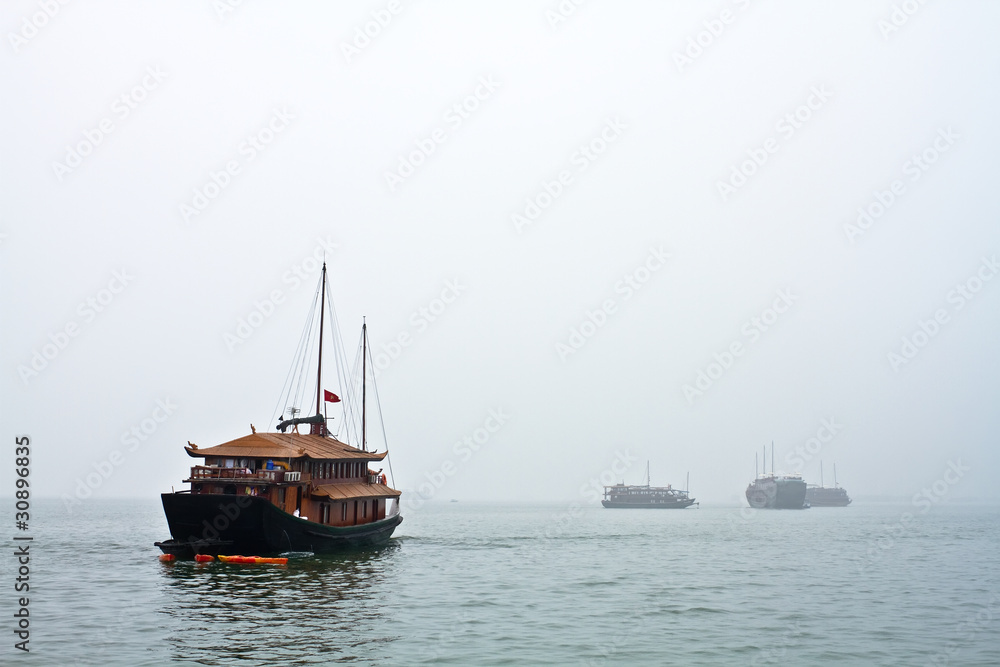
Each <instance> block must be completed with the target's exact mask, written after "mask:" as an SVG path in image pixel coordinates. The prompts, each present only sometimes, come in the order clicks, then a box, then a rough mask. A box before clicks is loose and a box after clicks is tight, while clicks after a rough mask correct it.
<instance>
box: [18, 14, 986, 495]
mask: <svg viewBox="0 0 1000 667" xmlns="http://www.w3.org/2000/svg"><path fill="white" fill-rule="evenodd" d="M998 21H1000V7H997V6H996V5H995V3H990V2H985V1H982V2H972V1H957V2H948V3H944V2H940V3H927V4H926V5H925V4H919V3H917V2H916V0H910V1H908V2H902V3H896V4H894V3H893V2H889V1H882V0H880V1H878V2H868V1H866V2H861V1H850V2H838V3H793V2H776V1H774V0H760V1H756V0H752V1H749V2H745V1H743V0H737V1H727V0H722V1H719V2H709V3H661V2H652V1H650V2H596V1H593V2H584V3H582V4H581V5H580V6H576V5H575V4H573V3H572V2H570V1H569V0H564V1H563V2H561V3H560V2H557V1H556V0H551V1H550V2H524V1H514V2H504V3H489V4H487V3H473V2H460V1H457V0H456V1H451V2H434V1H431V0H425V1H423V2H406V1H405V0H399V1H397V0H392V1H382V2H366V3H326V2H295V3H278V2H270V3H269V2H263V1H260V0H258V1H256V2H243V3H236V2H235V0H234V1H232V2H227V1H226V0H218V1H217V2H212V1H211V0H197V1H194V0H189V1H187V2H169V3H166V2H163V3H134V2H101V3H83V2H78V3H77V2H74V3H68V4H65V5H61V4H58V3H57V2H56V1H55V0H47V1H43V2H38V1H24V0H18V1H16V2H15V1H10V2H4V3H3V6H2V9H0V28H2V32H3V34H4V35H5V37H4V45H3V47H2V48H0V53H2V55H0V71H2V77H3V90H4V99H5V103H4V105H3V114H4V119H3V120H4V123H3V127H4V130H5V131H4V132H3V137H2V139H0V141H2V146H3V148H2V151H0V154H2V160H0V170H2V171H0V177H2V181H0V182H2V187H3V197H2V211H0V280H2V283H0V289H2V292H0V309H2V310H0V313H2V315H0V321H2V330H0V335H2V339H0V346H2V347H0V349H2V380H0V391H2V399H3V400H2V401H0V403H2V414H3V422H2V423H3V429H2V430H3V438H4V440H5V441H6V442H7V444H8V447H5V448H4V451H6V452H7V453H8V454H9V455H10V456H11V457H12V456H13V451H12V447H13V440H14V437H15V436H16V435H24V434H27V435H29V436H30V437H31V439H32V443H33V459H32V479H33V485H34V488H35V492H36V493H37V494H39V495H44V496H52V497H60V496H61V495H62V494H69V496H74V495H78V494H79V495H91V496H92V497H113V496H119V497H122V496H128V497H144V498H155V497H156V494H158V493H160V492H162V491H169V490H170V488H171V486H174V487H176V488H181V486H182V485H181V484H180V480H181V479H183V478H184V477H186V476H187V472H188V468H189V467H190V465H192V463H193V462H194V461H193V460H192V459H189V458H188V456H187V455H186V454H185V453H184V450H183V449H182V447H183V445H185V444H186V443H187V442H188V441H189V440H190V441H193V442H195V443H197V444H199V445H200V446H203V447H204V446H211V445H215V444H219V443H221V442H225V441H227V440H231V439H234V438H237V437H240V436H242V435H245V434H247V433H248V432H249V425H250V423H251V422H252V423H254V425H255V426H256V427H257V428H258V429H259V430H265V429H271V430H273V429H274V423H273V422H271V415H272V413H273V411H274V408H275V403H276V402H277V401H278V398H279V394H280V391H281V387H282V383H283V381H284V379H285V374H286V372H287V370H288V366H289V363H290V361H291V358H292V355H293V353H294V351H295V347H296V345H297V343H298V339H299V335H300V332H301V330H302V327H303V323H304V321H305V317H306V313H307V311H308V309H309V305H310V303H311V299H312V295H313V293H314V291H315V286H316V281H317V279H318V276H319V271H318V263H317V262H316V261H314V260H313V259H312V258H313V257H319V258H322V257H323V255H324V253H325V256H326V259H327V261H328V262H329V267H330V281H331V284H332V292H333V294H334V296H335V299H336V306H337V309H338V314H339V316H340V320H341V325H342V327H343V329H344V331H343V337H344V340H345V342H346V343H347V345H348V346H351V347H352V346H353V345H354V343H355V341H357V339H358V333H359V328H360V325H361V320H362V317H363V316H367V321H368V325H369V330H370V337H371V341H372V344H373V346H374V349H373V352H374V355H375V356H376V358H377V359H380V360H381V361H380V362H379V366H380V372H379V374H378V387H379V392H380V397H381V402H382V406H383V408H384V411H385V425H386V430H387V434H388V442H389V446H390V451H391V452H392V463H393V471H394V473H395V484H396V486H397V487H399V488H402V489H404V490H405V491H406V493H407V496H404V497H408V498H415V497H416V496H417V490H418V489H419V488H420V487H421V485H422V484H423V485H424V486H423V490H424V495H426V496H433V497H434V498H436V499H438V500H442V499H451V498H458V499H461V500H466V501H472V500H477V499H481V500H490V501H497V500H539V501H553V502H556V501H558V502H559V503H569V502H574V501H576V502H581V503H590V502H592V499H593V494H592V493H591V492H590V491H589V490H588V489H587V486H588V484H589V483H590V481H591V480H600V478H601V475H602V474H603V475H604V478H605V479H604V481H610V479H611V478H615V479H618V480H620V479H624V480H625V481H626V482H630V483H639V482H640V481H641V479H642V478H643V476H644V472H645V471H644V469H645V462H646V461H647V460H648V461H649V462H650V467H651V470H652V481H653V483H654V484H667V483H672V484H674V485H683V483H684V477H685V474H686V473H688V472H690V475H691V490H692V495H694V496H696V497H698V498H699V499H701V500H705V501H706V502H717V503H730V504H733V505H735V504H737V503H739V502H743V503H745V501H744V500H743V491H744V489H745V487H746V485H747V483H748V482H749V481H750V480H751V479H752V477H753V473H754V456H755V453H757V452H760V451H761V449H762V448H763V447H765V446H767V447H770V443H771V442H772V441H773V442H774V447H775V454H776V456H775V458H776V462H775V463H776V466H775V467H776V468H777V469H779V470H786V471H799V472H801V473H803V475H804V476H805V477H806V478H807V480H808V481H809V482H819V466H820V461H821V460H822V461H823V463H824V471H825V473H826V482H827V484H830V483H832V467H833V464H834V463H836V465H837V472H838V478H839V479H838V481H839V482H840V483H841V484H842V485H843V486H845V487H846V488H847V489H848V491H849V492H850V493H851V495H853V496H856V497H862V498H864V497H869V498H872V497H887V496H893V497H898V498H905V499H907V501H908V502H909V499H910V498H912V497H913V496H914V494H917V493H920V492H921V490H922V489H924V488H932V487H933V485H934V484H935V482H937V483H938V485H937V489H938V490H939V492H940V493H939V494H938V495H943V496H946V497H947V498H948V499H955V498H969V499H986V500H993V501H995V500H997V499H1000V491H998V489H997V485H996V483H995V477H996V470H997V466H998V464H1000V454H998V453H997V452H998V448H997V446H996V445H997V437H998V433H1000V411H998V410H997V399H998V397H1000V374H998V370H1000V350H998V346H997V330H998V325H1000V277H998V276H997V275H996V274H997V273H998V271H1000V265H998V264H997V260H998V257H1000V230H998V225H997V221H998V213H1000V204H998V202H997V197H996V194H995V193H996V191H997V187H996V184H997V182H998V178H1000V167H998V162H997V150H998V148H1000V126H998V124H997V122H996V116H997V107H998V102H1000V47H998V45H997V44H998V43H997V39H996V26H997V25H998ZM255 312H256V313H258V314H256V315H255V314H254V313H255ZM241 322H242V324H241ZM392 341H397V343H396V345H397V346H395V347H394V346H393V345H391V343H392ZM398 341H402V343H400V342H398ZM379 355H382V356H379ZM328 377H329V378H330V379H329V380H328V381H326V382H325V384H326V385H327V387H326V388H327V389H329V390H332V391H337V390H338V387H337V386H336V385H337V382H336V380H335V379H334V378H335V374H333V373H332V371H331V373H330V374H329V376H328ZM133 429H135V430H137V432H138V433H139V434H141V436H133V435H129V432H130V431H131V430H133ZM376 433H377V430H376ZM466 438H468V439H469V441H471V442H472V443H474V444H476V447H478V449H476V448H474V447H472V446H470V445H469V444H467V441H466ZM372 439H373V441H377V440H378V439H377V438H376V437H375V436H373V437H372ZM477 440H478V442H477ZM115 452H117V455H116V454H115ZM768 456H770V454H768ZM112 457H114V458H112ZM109 461H111V462H110V463H109ZM11 467H12V463H11V464H10V465H7V466H3V467H0V469H2V470H3V471H4V472H3V475H4V479H7V480H8V483H6V484H5V489H7V491H5V493H7V494H8V495H9V490H10V489H11V488H12V485H11V484H10V483H9V480H10V479H11V475H12V473H11V472H10V470H11ZM769 467H770V465H769ZM949 470H951V471H952V472H950V473H949V472H948V471H949ZM956 470H958V471H960V472H958V473H956V472H955V471H956ZM95 472H97V473H99V474H103V475H104V476H106V479H105V478H103V477H102V478H101V479H99V480H98V478H97V477H94V476H93V475H91V479H90V488H89V493H88V492H87V490H85V491H80V489H81V485H86V484H87V481H86V480H87V475H88V474H91V473H95ZM449 472H450V473H452V474H451V475H449V474H447V473H449ZM941 480H946V481H945V482H942V481H941ZM941 490H943V491H941Z"/></svg>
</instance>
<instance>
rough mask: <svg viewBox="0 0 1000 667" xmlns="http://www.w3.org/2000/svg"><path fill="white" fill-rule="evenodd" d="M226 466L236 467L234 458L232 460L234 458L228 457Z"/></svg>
mask: <svg viewBox="0 0 1000 667" xmlns="http://www.w3.org/2000/svg"><path fill="white" fill-rule="evenodd" d="M226 467H227V468H232V467H234V462H233V460H232V459H226Z"/></svg>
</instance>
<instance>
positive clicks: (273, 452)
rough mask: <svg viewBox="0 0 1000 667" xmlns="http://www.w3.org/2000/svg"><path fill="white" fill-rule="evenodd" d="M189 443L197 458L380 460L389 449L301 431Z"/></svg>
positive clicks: (190, 450)
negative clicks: (206, 444)
mask: <svg viewBox="0 0 1000 667" xmlns="http://www.w3.org/2000/svg"><path fill="white" fill-rule="evenodd" d="M188 445H189V446H188V447H185V448H184V449H185V451H187V453H188V455H189V456H192V457H194V458H204V457H206V456H225V457H233V458H268V459H289V458H291V459H296V458H310V459H337V460H344V459H353V460H356V461H381V460H382V459H384V458H385V455H386V454H387V453H388V452H382V453H381V454H376V453H375V452H363V451H361V450H360V449H357V448H356V447H351V446H350V445H348V444H346V443H343V442H340V441H339V440H337V439H336V438H324V437H323V436H321V435H308V434H306V435H303V434H299V433H251V434H250V435H245V436H243V437H242V438H237V439H236V440H230V441H229V442H224V443H222V444H221V445H216V446H215V447H207V448H205V449H199V448H198V446H197V445H195V444H193V443H191V442H189V443H188Z"/></svg>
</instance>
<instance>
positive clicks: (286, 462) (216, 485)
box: [155, 263, 403, 558]
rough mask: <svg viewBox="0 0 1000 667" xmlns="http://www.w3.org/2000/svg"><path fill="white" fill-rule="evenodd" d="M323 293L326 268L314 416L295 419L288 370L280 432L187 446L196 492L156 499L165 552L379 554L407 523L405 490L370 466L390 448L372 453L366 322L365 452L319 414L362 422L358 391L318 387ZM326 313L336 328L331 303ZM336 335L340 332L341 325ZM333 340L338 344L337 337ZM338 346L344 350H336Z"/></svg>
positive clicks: (302, 353)
mask: <svg viewBox="0 0 1000 667" xmlns="http://www.w3.org/2000/svg"><path fill="white" fill-rule="evenodd" d="M326 292H327V283H326V264H325V263H324V264H323V273H322V278H321V283H320V289H319V291H318V294H317V300H318V302H319V307H320V312H319V359H318V369H317V375H316V414H315V415H313V416H311V417H297V416H296V415H297V414H298V412H299V410H298V409H297V408H294V407H289V405H293V404H294V402H295V400H296V399H297V398H298V397H299V396H297V395H296V392H299V390H301V389H302V388H303V387H304V386H305V385H304V383H303V382H302V379H303V378H302V377H296V376H297V375H301V374H300V373H296V372H290V373H289V377H290V378H292V381H291V382H289V383H287V384H286V390H287V391H283V394H282V399H283V400H284V401H285V408H287V409H288V415H289V418H288V419H285V420H284V421H282V422H281V423H279V424H278V426H277V431H278V432H273V433H258V432H257V430H256V429H255V428H254V427H253V425H252V424H251V426H250V430H251V433H250V434H249V435H245V436H243V437H242V438H237V439H236V440H231V441H230V442H226V443H223V444H221V445H216V446H214V447H207V448H200V447H198V446H197V445H195V444H193V443H191V442H189V443H188V446H187V447H185V448H184V449H185V451H186V452H187V454H188V456H190V457H192V458H196V459H203V461H202V462H201V464H199V465H195V466H193V467H192V468H191V474H190V476H189V477H188V478H187V479H185V480H184V481H185V482H186V483H189V484H190V485H191V486H190V489H188V490H181V491H177V492H172V493H163V494H161V496H160V497H161V499H162V501H163V511H164V513H165V514H166V518H167V524H168V526H169V529H170V535H171V539H169V540H166V541H164V542H156V543H155V544H156V546H157V547H159V548H160V549H161V550H162V551H163V552H164V553H166V554H173V555H175V556H177V557H180V558H193V557H194V556H195V554H209V555H213V556H217V555H220V554H221V555H230V556H231V555H238V554H255V555H258V556H260V555H265V554H277V553H282V552H293V551H304V552H313V553H331V552H336V551H342V550H346V549H352V548H365V547H377V546H379V545H383V544H385V543H386V542H387V541H388V540H389V538H390V536H391V535H392V532H393V530H395V528H396V526H398V525H399V524H400V522H401V521H402V520H403V517H402V516H400V513H399V496H400V492H399V491H397V490H395V489H393V488H392V487H390V486H389V485H388V480H387V476H386V474H385V473H384V472H382V468H381V467H379V468H378V469H376V470H373V469H372V467H373V466H377V465H379V464H380V463H381V462H383V461H386V463H388V461H387V460H386V456H387V454H388V450H386V451H383V452H381V453H376V452H374V451H369V450H368V446H367V436H366V430H367V412H366V410H365V399H366V393H367V381H366V373H367V367H368V364H369V363H370V361H371V359H370V353H369V346H368V338H367V327H366V325H362V333H361V343H360V345H359V351H360V356H361V360H360V366H361V373H360V376H361V380H360V384H361V387H360V393H361V401H360V403H361V405H360V422H361V428H360V433H358V434H357V436H358V440H360V443H361V447H360V448H358V447H353V446H351V445H349V444H347V443H345V442H342V441H341V440H339V439H338V438H337V437H334V436H332V435H331V434H330V432H329V431H328V428H327V421H328V418H327V417H326V416H325V415H324V412H323V410H324V409H325V407H326V404H327V403H340V404H341V406H342V407H343V408H344V410H343V416H344V422H343V424H342V426H343V427H346V428H347V429H348V430H350V428H351V426H352V424H353V426H354V428H355V429H356V427H357V423H356V422H357V420H356V419H355V417H357V415H356V414H353V413H352V411H351V408H352V407H354V405H355V402H354V401H352V400H350V396H351V394H352V393H353V392H354V389H355V387H354V386H353V384H352V383H351V382H350V381H349V380H348V381H344V377H343V376H342V377H341V381H342V385H341V386H342V391H344V389H346V390H347V392H346V393H345V399H344V401H341V399H340V397H339V396H337V395H336V394H333V393H331V392H329V391H325V390H323V388H322V381H323V320H324V317H325V313H324V306H325V304H326V300H327V299H326ZM315 307H316V303H315V302H314V304H313V308H312V311H311V314H310V320H309V322H308V323H307V325H306V331H305V333H304V335H303V339H302V343H300V347H299V354H298V355H297V358H296V361H295V362H294V363H293V365H292V369H293V371H296V369H297V370H298V371H301V370H302V369H304V368H305V367H306V361H307V360H308V356H309V355H308V348H309V347H310V345H309V344H308V339H309V337H310V334H311V331H312V326H313V325H314V324H315V319H316V318H315V309H316V308H315ZM330 310H331V319H332V321H333V324H334V325H336V311H335V310H333V307H332V301H331V304H330ZM332 328H333V329H334V330H335V333H337V332H336V326H334V327H332ZM334 341H335V343H339V336H335V338H334ZM342 349H343V347H342V345H341V346H340V349H339V350H337V351H338V352H341V351H342ZM336 358H337V366H338V374H340V371H343V373H344V375H346V373H347V368H346V365H347V364H346V356H345V355H343V354H338V355H336ZM342 361H343V363H342ZM355 362H356V363H355V368H356V367H357V360H355ZM296 385H297V386H298V387H299V389H296ZM300 393H301V392H300ZM376 398H377V390H376ZM354 412H357V411H354ZM282 414H284V410H283V411H282ZM330 419H332V418H330ZM300 425H307V426H308V433H300V432H299V426H300ZM289 429H290V430H289ZM345 439H346V438H345ZM390 473H391V468H390Z"/></svg>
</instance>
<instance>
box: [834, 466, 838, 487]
mask: <svg viewBox="0 0 1000 667" xmlns="http://www.w3.org/2000/svg"><path fill="white" fill-rule="evenodd" d="M833 485H834V486H835V487H836V486H839V484H837V464H836V463H834V464H833Z"/></svg>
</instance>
